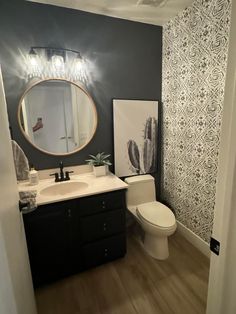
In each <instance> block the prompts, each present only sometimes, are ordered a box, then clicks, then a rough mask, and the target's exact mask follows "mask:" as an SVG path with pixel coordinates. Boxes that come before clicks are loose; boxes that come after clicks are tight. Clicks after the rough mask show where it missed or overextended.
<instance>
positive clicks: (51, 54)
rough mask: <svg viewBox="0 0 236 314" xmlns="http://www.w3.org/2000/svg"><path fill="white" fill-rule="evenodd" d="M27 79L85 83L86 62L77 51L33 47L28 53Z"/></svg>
mask: <svg viewBox="0 0 236 314" xmlns="http://www.w3.org/2000/svg"><path fill="white" fill-rule="evenodd" d="M28 59H29V62H28V76H29V78H35V77H37V78H40V79H47V78H53V77H55V78H62V79H63V78H64V79H68V80H71V81H81V82H82V83H86V81H87V73H86V62H85V60H84V59H83V58H82V56H81V54H80V52H79V51H77V50H72V49H66V48H54V47H38V46H34V47H31V48H30V51H29V58H28Z"/></svg>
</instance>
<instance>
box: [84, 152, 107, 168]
mask: <svg viewBox="0 0 236 314" xmlns="http://www.w3.org/2000/svg"><path fill="white" fill-rule="evenodd" d="M110 156H111V155H105V153H98V154H97V155H96V156H94V155H89V157H91V159H87V160H85V161H86V162H87V163H88V164H89V165H93V166H94V167H98V166H104V165H107V166H111V162H110V161H109V159H108V157H110Z"/></svg>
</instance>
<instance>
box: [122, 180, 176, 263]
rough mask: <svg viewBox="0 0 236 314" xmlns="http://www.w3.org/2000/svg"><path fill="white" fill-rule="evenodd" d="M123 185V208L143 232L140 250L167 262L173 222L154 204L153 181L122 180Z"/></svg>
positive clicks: (162, 207) (170, 214)
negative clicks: (125, 204) (125, 184)
mask: <svg viewBox="0 0 236 314" xmlns="http://www.w3.org/2000/svg"><path fill="white" fill-rule="evenodd" d="M125 182H126V183H127V184H128V191H127V193H126V203H127V208H128V210H129V211H130V212H131V213H132V214H133V215H134V217H135V218H136V220H137V221H138V223H139V224H140V226H141V228H142V229H143V231H144V241H143V246H144V249H145V250H146V252H147V253H148V254H149V255H151V256H152V257H153V258H156V259H159V260H164V259H166V258H168V256H169V248H168V236H170V235H172V234H173V233H174V232H175V230H176V226H177V225H176V219H175V216H174V214H173V212H172V211H171V210H170V209H169V208H168V207H167V206H165V205H164V204H162V203H160V202H157V201H156V192H155V183H154V178H153V177H152V176H151V175H141V176H136V177H129V178H126V179H125Z"/></svg>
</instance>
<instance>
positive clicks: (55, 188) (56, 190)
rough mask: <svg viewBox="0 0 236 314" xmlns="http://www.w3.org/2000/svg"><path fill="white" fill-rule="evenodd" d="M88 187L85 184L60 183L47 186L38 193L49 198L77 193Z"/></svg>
mask: <svg viewBox="0 0 236 314" xmlns="http://www.w3.org/2000/svg"><path fill="white" fill-rule="evenodd" d="M87 187H88V184H87V183H85V182H71V181H69V182H60V183H55V184H53V185H50V186H47V187H46V188H44V189H42V190H41V191H40V194H41V195H45V196H51V195H66V194H71V193H74V192H77V191H78V192H79V191H80V190H82V189H85V188H87Z"/></svg>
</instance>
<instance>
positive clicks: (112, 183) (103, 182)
mask: <svg viewBox="0 0 236 314" xmlns="http://www.w3.org/2000/svg"><path fill="white" fill-rule="evenodd" d="M65 182H85V183H87V184H88V186H87V187H85V188H83V189H81V190H80V189H79V190H77V191H74V192H71V193H67V194H64V195H60V194H56V195H43V194H40V191H42V190H43V189H45V188H47V187H49V186H52V185H59V184H64V183H65ZM127 187H128V185H127V184H126V183H125V182H123V181H122V180H121V179H119V178H118V177H117V176H115V175H114V174H112V173H109V174H108V175H106V176H101V177H95V175H94V174H93V173H92V172H89V173H84V174H80V175H76V174H75V175H71V180H70V181H64V182H57V183H55V181H54V179H53V178H50V179H44V180H40V181H39V184H38V185H30V184H29V182H21V183H18V190H19V191H37V197H36V203H37V205H43V204H49V203H55V202H60V201H65V200H70V199H74V198H80V197H85V196H90V195H95V194H100V193H106V192H112V191H116V190H121V189H126V188H127Z"/></svg>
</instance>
